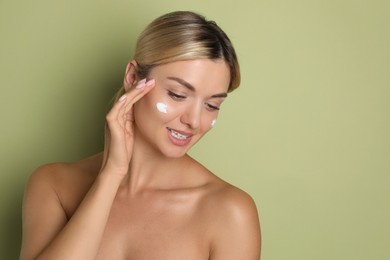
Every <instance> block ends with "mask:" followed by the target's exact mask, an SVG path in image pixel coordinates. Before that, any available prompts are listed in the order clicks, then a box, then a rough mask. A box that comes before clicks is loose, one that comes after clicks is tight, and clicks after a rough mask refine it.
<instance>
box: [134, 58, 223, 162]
mask: <svg viewBox="0 0 390 260" xmlns="http://www.w3.org/2000/svg"><path fill="white" fill-rule="evenodd" d="M148 79H154V80H156V86H155V87H154V89H153V90H152V91H151V92H150V93H148V94H147V95H145V96H144V97H143V98H142V99H141V100H139V101H138V102H137V103H136V104H135V105H134V116H135V125H136V128H135V130H136V133H137V138H140V139H141V142H145V143H147V144H149V145H151V146H152V147H154V149H157V150H159V151H160V152H161V153H163V154H164V155H165V156H168V157H180V156H183V155H184V154H185V153H186V152H187V151H188V150H189V148H190V147H191V146H192V145H194V144H195V143H196V142H197V141H199V139H200V138H201V137H202V136H203V135H204V134H206V133H207V131H209V130H210V129H211V128H212V127H213V126H214V124H215V122H216V120H217V117H218V112H219V108H220V106H221V104H222V102H223V101H224V99H225V97H226V96H227V90H228V86H229V82H230V71H229V67H228V65H227V64H226V62H225V61H223V60H209V59H199V60H190V61H177V62H171V63H168V64H164V65H159V66H156V67H155V68H153V69H152V70H151V72H150V74H149V77H148Z"/></svg>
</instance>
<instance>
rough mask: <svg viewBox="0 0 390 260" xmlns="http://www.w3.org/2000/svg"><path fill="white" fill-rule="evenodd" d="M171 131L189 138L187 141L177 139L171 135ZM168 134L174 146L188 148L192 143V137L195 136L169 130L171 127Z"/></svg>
mask: <svg viewBox="0 0 390 260" xmlns="http://www.w3.org/2000/svg"><path fill="white" fill-rule="evenodd" d="M171 130H173V131H175V132H177V133H179V134H181V135H185V136H187V138H186V139H179V138H176V137H174V136H173V135H172V134H171ZM167 134H168V137H169V140H171V142H172V143H173V144H174V145H177V146H186V145H188V144H189V143H190V142H191V140H192V136H193V134H191V133H188V132H184V131H180V130H176V129H173V128H169V127H167Z"/></svg>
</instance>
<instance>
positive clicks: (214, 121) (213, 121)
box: [211, 118, 217, 128]
mask: <svg viewBox="0 0 390 260" xmlns="http://www.w3.org/2000/svg"><path fill="white" fill-rule="evenodd" d="M216 123H217V119H216V118H215V119H213V120H212V121H211V128H213V127H214V126H215V124H216Z"/></svg>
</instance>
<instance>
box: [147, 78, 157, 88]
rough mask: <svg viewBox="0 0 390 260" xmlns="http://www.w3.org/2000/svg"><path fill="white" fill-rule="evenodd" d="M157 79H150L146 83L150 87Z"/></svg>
mask: <svg viewBox="0 0 390 260" xmlns="http://www.w3.org/2000/svg"><path fill="white" fill-rule="evenodd" d="M155 82H156V81H155V80H154V79H151V80H149V81H148V82H147V83H146V86H147V87H150V86H151V85H153V84H154V83H155Z"/></svg>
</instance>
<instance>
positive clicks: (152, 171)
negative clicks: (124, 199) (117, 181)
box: [121, 141, 192, 196]
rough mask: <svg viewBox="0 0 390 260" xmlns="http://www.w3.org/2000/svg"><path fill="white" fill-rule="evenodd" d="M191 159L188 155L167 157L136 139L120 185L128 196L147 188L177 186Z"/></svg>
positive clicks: (181, 180)
mask: <svg viewBox="0 0 390 260" xmlns="http://www.w3.org/2000/svg"><path fill="white" fill-rule="evenodd" d="M191 160H192V159H191V158H190V157H189V156H188V155H184V156H183V157H180V158H168V157H166V156H164V155H163V154H161V153H160V152H159V151H156V150H155V149H154V148H152V147H150V146H147V145H144V144H142V143H140V142H137V141H136V142H135V143H134V151H133V155H132V159H131V162H130V165H129V172H128V174H127V176H126V177H125V178H124V180H123V181H122V185H121V187H122V188H123V189H124V191H126V193H127V195H130V196H131V195H136V194H139V193H142V192H144V191H148V190H158V189H170V188H175V187H178V186H180V184H182V183H183V180H184V178H183V175H184V174H185V173H183V171H184V170H185V169H186V168H188V165H189V163H190V161H191Z"/></svg>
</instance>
